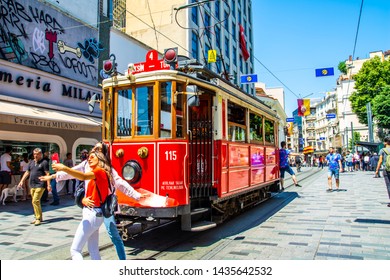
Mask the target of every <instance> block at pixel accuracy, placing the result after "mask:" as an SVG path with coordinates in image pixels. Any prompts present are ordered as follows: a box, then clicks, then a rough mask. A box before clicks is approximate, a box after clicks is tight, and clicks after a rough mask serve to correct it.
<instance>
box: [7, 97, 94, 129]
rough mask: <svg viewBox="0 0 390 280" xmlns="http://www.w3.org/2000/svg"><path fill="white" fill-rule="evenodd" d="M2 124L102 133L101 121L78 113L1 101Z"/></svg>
mask: <svg viewBox="0 0 390 280" xmlns="http://www.w3.org/2000/svg"><path fill="white" fill-rule="evenodd" d="M0 116H1V118H0V122H1V123H7V124H14V125H27V126H35V127H45V128H53V129H65V130H73V131H76V130H79V131H89V132H100V127H101V123H102V122H101V120H100V119H98V118H94V117H89V116H84V115H81V114H76V113H68V112H62V111H57V110H52V109H46V108H39V107H34V106H29V105H25V104H18V103H12V102H6V101H0Z"/></svg>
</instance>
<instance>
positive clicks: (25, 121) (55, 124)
mask: <svg viewBox="0 0 390 280" xmlns="http://www.w3.org/2000/svg"><path fill="white" fill-rule="evenodd" d="M14 120H15V124H21V125H27V126H39V127H47V128H57V129H67V130H80V125H78V124H75V123H66V122H59V121H54V120H42V119H39V120H38V119H32V118H24V117H15V118H14Z"/></svg>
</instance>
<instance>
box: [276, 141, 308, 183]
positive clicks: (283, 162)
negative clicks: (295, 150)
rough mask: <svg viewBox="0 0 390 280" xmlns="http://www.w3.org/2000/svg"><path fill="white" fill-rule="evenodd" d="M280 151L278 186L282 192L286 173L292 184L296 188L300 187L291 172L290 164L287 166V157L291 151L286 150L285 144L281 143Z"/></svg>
mask: <svg viewBox="0 0 390 280" xmlns="http://www.w3.org/2000/svg"><path fill="white" fill-rule="evenodd" d="M280 146H281V149H280V150H279V169H280V185H281V187H282V190H284V173H285V172H287V173H288V174H290V175H291V178H292V180H293V182H294V185H295V186H296V187H302V186H301V185H299V184H298V181H297V178H296V176H295V173H294V171H293V170H292V168H291V166H290V164H289V161H288V159H289V155H290V153H291V151H290V150H289V149H286V142H285V141H282V142H281V143H280Z"/></svg>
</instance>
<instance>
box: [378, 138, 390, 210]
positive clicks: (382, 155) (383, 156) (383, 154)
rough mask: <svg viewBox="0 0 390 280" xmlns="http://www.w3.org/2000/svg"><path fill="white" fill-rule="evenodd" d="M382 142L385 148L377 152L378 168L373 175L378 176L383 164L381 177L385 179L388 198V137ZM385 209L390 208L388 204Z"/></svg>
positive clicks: (389, 187)
mask: <svg viewBox="0 0 390 280" xmlns="http://www.w3.org/2000/svg"><path fill="white" fill-rule="evenodd" d="M384 142H385V143H384V144H385V147H384V148H382V149H381V150H380V151H379V161H378V166H377V167H376V171H375V175H376V176H379V170H380V168H381V166H382V164H383V165H384V168H383V177H384V178H385V184H386V187H387V194H388V196H389V198H390V170H389V167H386V166H387V165H388V164H387V163H388V162H387V161H388V156H389V155H390V136H386V137H385V140H384ZM387 207H390V203H388V204H387Z"/></svg>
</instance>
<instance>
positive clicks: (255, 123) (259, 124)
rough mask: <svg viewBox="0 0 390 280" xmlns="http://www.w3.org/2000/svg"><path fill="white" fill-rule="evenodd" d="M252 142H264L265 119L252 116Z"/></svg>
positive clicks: (250, 120) (250, 117)
mask: <svg viewBox="0 0 390 280" xmlns="http://www.w3.org/2000/svg"><path fill="white" fill-rule="evenodd" d="M249 122H250V140H251V141H259V142H263V117H261V116H258V115H255V114H252V113H251V114H250V116H249Z"/></svg>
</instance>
